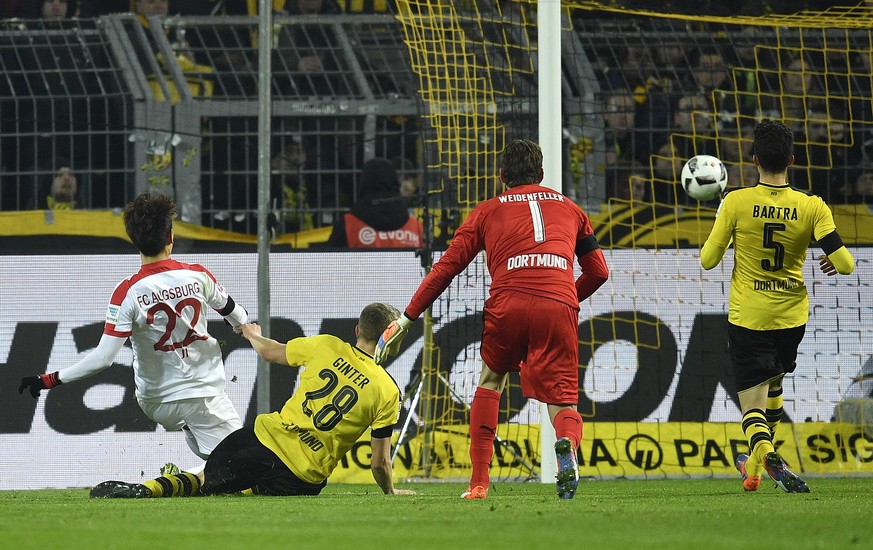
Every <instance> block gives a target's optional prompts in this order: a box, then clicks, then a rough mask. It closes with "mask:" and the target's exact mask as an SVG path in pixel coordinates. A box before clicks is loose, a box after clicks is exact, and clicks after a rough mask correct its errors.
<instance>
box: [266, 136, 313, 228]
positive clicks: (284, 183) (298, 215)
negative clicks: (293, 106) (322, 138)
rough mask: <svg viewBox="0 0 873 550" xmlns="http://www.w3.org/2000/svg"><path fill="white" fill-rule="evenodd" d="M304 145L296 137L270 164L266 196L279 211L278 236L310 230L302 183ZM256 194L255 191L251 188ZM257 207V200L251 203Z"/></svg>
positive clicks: (309, 219)
mask: <svg viewBox="0 0 873 550" xmlns="http://www.w3.org/2000/svg"><path fill="white" fill-rule="evenodd" d="M306 160H307V154H306V146H305V145H304V144H303V140H302V139H301V138H300V136H297V135H294V136H291V140H290V141H289V143H288V144H286V145H285V146H284V147H283V148H282V149H281V150H280V151H279V153H278V154H277V155H276V156H275V157H273V159H272V161H271V162H270V196H271V198H272V201H273V205H272V206H273V208H275V209H279V213H278V218H279V219H278V220H277V221H278V222H279V229H278V231H279V232H280V233H288V232H294V231H305V230H308V229H312V227H313V224H312V214H311V213H310V212H308V211H307V210H308V209H309V205H308V204H307V201H306V196H307V190H306V182H305V181H304V180H303V168H304V167H305V166H306ZM254 190H255V191H257V188H256V187H255V188H254ZM254 204H257V201H254Z"/></svg>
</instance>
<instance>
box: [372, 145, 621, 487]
mask: <svg viewBox="0 0 873 550" xmlns="http://www.w3.org/2000/svg"><path fill="white" fill-rule="evenodd" d="M499 176H500V180H501V181H502V182H503V184H504V185H505V186H506V188H507V189H506V190H505V191H504V192H503V193H502V194H500V195H498V196H497V197H495V198H493V199H490V200H488V201H485V202H483V203H481V204H479V205H478V206H477V207H476V208H475V209H474V210H473V211H472V212H471V213H470V215H469V217H468V218H467V219H466V220H465V221H464V223H463V224H462V225H461V227H460V228H458V230H457V231H456V232H455V235H454V238H453V239H452V243H451V245H450V246H449V248H448V250H446V252H445V254H443V255H442V257H441V258H440V260H439V262H437V263H436V264H435V265H434V266H433V269H432V270H431V271H430V273H428V274H427V276H426V277H425V278H424V280H423V281H422V283H421V284H420V285H419V287H418V290H417V291H416V292H415V294H414V295H413V297H412V300H410V302H409V305H408V306H407V307H406V310H405V311H404V314H403V315H401V317H400V319H398V320H397V321H395V322H394V323H392V324H391V325H389V327H388V329H387V330H386V331H385V333H384V334H383V335H382V338H380V340H379V343H378V345H377V347H376V354H375V359H376V362H377V363H381V362H383V361H384V360H385V358H386V357H387V356H388V355H390V354H393V353H395V352H396V349H397V348H398V347H399V344H400V340H401V339H402V338H403V336H404V335H405V334H406V331H407V329H408V327H409V325H410V324H411V323H412V322H413V321H415V319H417V318H418V317H419V316H420V315H421V314H422V313H423V312H424V311H425V310H426V309H427V308H428V307H430V305H431V304H432V303H433V302H434V301H435V300H436V299H437V298H438V297H439V296H440V294H442V293H443V291H444V290H445V289H446V288H447V287H448V286H449V284H450V283H451V282H452V279H454V277H455V276H456V275H458V274H459V273H461V271H463V270H464V269H465V268H466V267H467V265H469V264H470V262H471V261H473V259H474V258H475V257H476V255H477V254H478V253H479V252H480V251H482V250H484V251H485V252H486V258H487V262H488V272H489V273H490V275H491V287H490V294H489V297H488V299H487V300H486V302H485V309H484V317H485V324H484V330H483V334H482V350H481V354H482V361H483V363H484V364H483V366H482V374H481V377H480V379H479V386H478V387H477V388H476V393H475V395H474V397H473V403H472V405H471V409H470V459H471V462H472V464H473V473H472V477H471V479H470V486H469V488H468V489H467V491H465V492H464V494H463V495H461V496H462V497H464V498H467V499H481V498H486V497H487V496H488V487H489V484H490V479H489V471H488V470H489V467H490V464H491V458H492V455H493V453H494V447H493V443H494V436H495V433H496V431H497V417H498V408H499V404H500V395H501V393H502V392H503V388H504V386H505V385H506V379H507V376H508V375H509V373H510V372H520V373H521V388H522V392H523V393H524V395H525V397H529V398H534V399H537V400H539V401H541V402H543V403H546V404H547V405H548V410H549V417H550V419H551V421H552V424H553V425H554V427H555V434H556V436H557V441H556V443H555V455H556V458H557V461H558V475H557V490H558V496H559V497H560V498H565V499H569V498H573V495H574V494H575V493H576V487H577V485H578V483H579V467H578V463H577V462H576V449H577V448H578V447H579V442H580V440H581V439H582V417H581V416H579V413H578V412H577V410H576V406H577V404H578V401H579V344H578V341H579V302H581V301H582V300H584V299H586V298H588V297H589V296H591V294H593V293H594V291H595V290H597V289H598V288H599V287H600V286H601V285H602V284H603V283H605V282H606V280H607V278H608V277H609V269H608V268H607V266H606V260H605V259H604V256H603V252H602V251H601V250H600V247H599V245H598V244H597V239H596V238H595V237H594V231H593V229H592V228H591V222H590V221H589V219H588V217H587V216H586V215H585V213H584V212H582V210H581V209H580V208H579V206H577V205H576V204H575V203H573V201H571V200H570V199H569V198H567V197H566V196H564V195H562V194H561V193H558V192H555V191H551V190H549V189H548V188H546V187H543V186H541V185H540V182H542V181H543V153H542V150H541V149H540V147H539V145H537V144H536V143H534V142H532V141H529V140H525V139H520V140H515V141H513V142H511V143H510V144H508V145H507V146H506V148H505V149H504V150H503V152H502V153H501V155H500V170H499ZM574 257H576V258H578V262H579V265H580V266H581V268H582V275H581V276H580V277H579V278H578V279H575V278H574V263H573V258H574Z"/></svg>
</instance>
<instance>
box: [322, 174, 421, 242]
mask: <svg viewBox="0 0 873 550" xmlns="http://www.w3.org/2000/svg"><path fill="white" fill-rule="evenodd" d="M423 234H424V230H423V227H422V225H421V221H420V220H418V219H417V218H415V217H414V216H412V215H410V214H409V210H408V209H407V206H406V200H405V199H404V198H403V197H401V196H400V182H399V181H398V179H397V172H396V171H395V170H394V166H392V165H391V163H390V162H389V161H387V160H385V159H380V158H375V159H370V160H368V161H367V162H365V163H364V166H363V167H362V169H361V179H360V198H359V199H358V200H357V202H355V204H354V205H352V209H351V211H350V212H348V213H347V214H345V215H343V216H339V217H338V218H337V220H336V221H335V222H334V226H333V231H332V232H331V234H330V238H329V239H328V241H327V246H329V247H338V248H344V247H348V248H418V247H420V246H421V243H422V238H423Z"/></svg>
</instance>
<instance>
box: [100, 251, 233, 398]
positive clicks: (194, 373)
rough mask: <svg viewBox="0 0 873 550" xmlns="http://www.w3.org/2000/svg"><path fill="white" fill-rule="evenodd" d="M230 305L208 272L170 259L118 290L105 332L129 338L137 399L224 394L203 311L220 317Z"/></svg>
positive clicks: (148, 268) (221, 368)
mask: <svg viewBox="0 0 873 550" xmlns="http://www.w3.org/2000/svg"><path fill="white" fill-rule="evenodd" d="M227 304H228V295H227V292H226V291H225V290H224V288H223V287H222V286H221V285H220V284H218V281H216V280H215V277H213V276H212V274H211V273H210V272H209V271H207V270H206V268H204V267H203V266H200V265H196V264H184V263H181V262H177V261H175V260H171V259H167V260H162V261H159V262H154V263H150V264H146V265H144V266H142V269H140V271H139V273H137V274H136V275H134V276H133V277H130V278H129V279H125V280H124V281H121V283H119V284H118V286H116V287H115V291H114V292H113V293H112V298H111V299H110V301H109V307H108V309H107V311H106V326H105V327H104V329H103V332H104V334H107V335H110V336H116V337H119V338H128V337H129V338H130V342H131V344H132V346H133V374H134V382H135V384H136V396H137V398H139V399H141V400H143V401H150V402H158V401H160V402H167V401H176V400H179V399H188V398H192V397H210V396H216V395H221V394H223V393H224V391H225V376H224V364H223V362H222V359H221V349H220V348H219V345H218V341H217V340H216V339H215V338H213V337H212V336H210V335H209V333H208V332H207V331H206V312H205V311H204V309H205V308H204V306H209V307H211V308H213V309H215V310H217V311H221V310H223V309H224V308H225V306H227Z"/></svg>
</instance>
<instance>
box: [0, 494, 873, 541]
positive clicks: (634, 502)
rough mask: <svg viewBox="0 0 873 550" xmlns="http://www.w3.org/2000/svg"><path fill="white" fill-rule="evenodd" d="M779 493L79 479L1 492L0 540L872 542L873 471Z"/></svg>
mask: <svg viewBox="0 0 873 550" xmlns="http://www.w3.org/2000/svg"><path fill="white" fill-rule="evenodd" d="M808 481H809V485H810V487H811V489H812V493H810V494H796V495H795V494H791V495H789V494H785V493H783V492H782V491H780V490H778V489H775V488H773V486H772V483H771V482H769V480H768V479H767V478H766V477H765V478H764V482H763V483H762V487H761V489H760V490H759V491H758V492H757V493H744V492H743V491H742V489H741V487H740V484H739V481H738V480H728V479H695V480H654V481H637V480H611V481H582V482H581V483H580V485H579V491H578V492H577V494H576V498H575V499H573V500H570V501H560V500H558V499H557V497H556V496H555V492H554V491H555V489H554V487H553V486H552V485H542V484H536V483H526V484H522V483H496V484H494V485H492V489H491V494H490V495H489V498H488V499H487V500H480V501H465V500H462V499H460V498H458V496H459V495H460V493H461V492H462V491H463V489H464V488H465V486H463V485H461V484H457V483H419V484H402V485H400V486H401V487H403V488H412V489H415V490H416V491H417V492H418V494H417V495H415V496H410V497H388V496H385V495H382V494H381V493H379V491H378V488H377V487H376V486H375V485H369V486H368V485H340V484H336V485H333V484H329V485H328V486H327V488H326V489H325V490H324V492H323V493H322V494H321V495H320V496H318V497H283V498H276V497H273V498H271V497H244V496H218V497H208V498H174V499H153V500H94V499H89V498H88V493H87V491H86V490H44V491H0V533H2V537H0V548H10V549H12V548H15V549H25V548H40V549H44V548H77V549H78V548H88V549H103V548H119V549H122V548H124V549H138V548H149V549H154V548H162V549H163V548H172V549H175V548H192V549H194V548H197V549H201V548H214V549H217V550H231V549H237V548H240V549H242V548H245V549H254V550H265V549H271V548H294V549H297V548H329V549H331V550H341V549H345V548H356V549H357V548H360V549H369V548H378V549H388V548H415V549H418V548H438V549H440V550H450V549H454V548H501V549H525V550H527V549H532V548H547V549H550V550H551V549H558V548H563V549H568V550H569V549H571V548H584V549H591V550H606V549H613V548H615V549H621V550H636V549H642V548H669V549H675V550H681V549H686V548H688V549H705V550H716V549H720V548H725V549H730V550H741V549H744V548H767V549H783V548H784V549H790V550H797V549H805V548H821V549H828V550H830V549H853V548H858V549H861V548H871V547H873V477H863V478H813V479H810V480H808Z"/></svg>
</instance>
